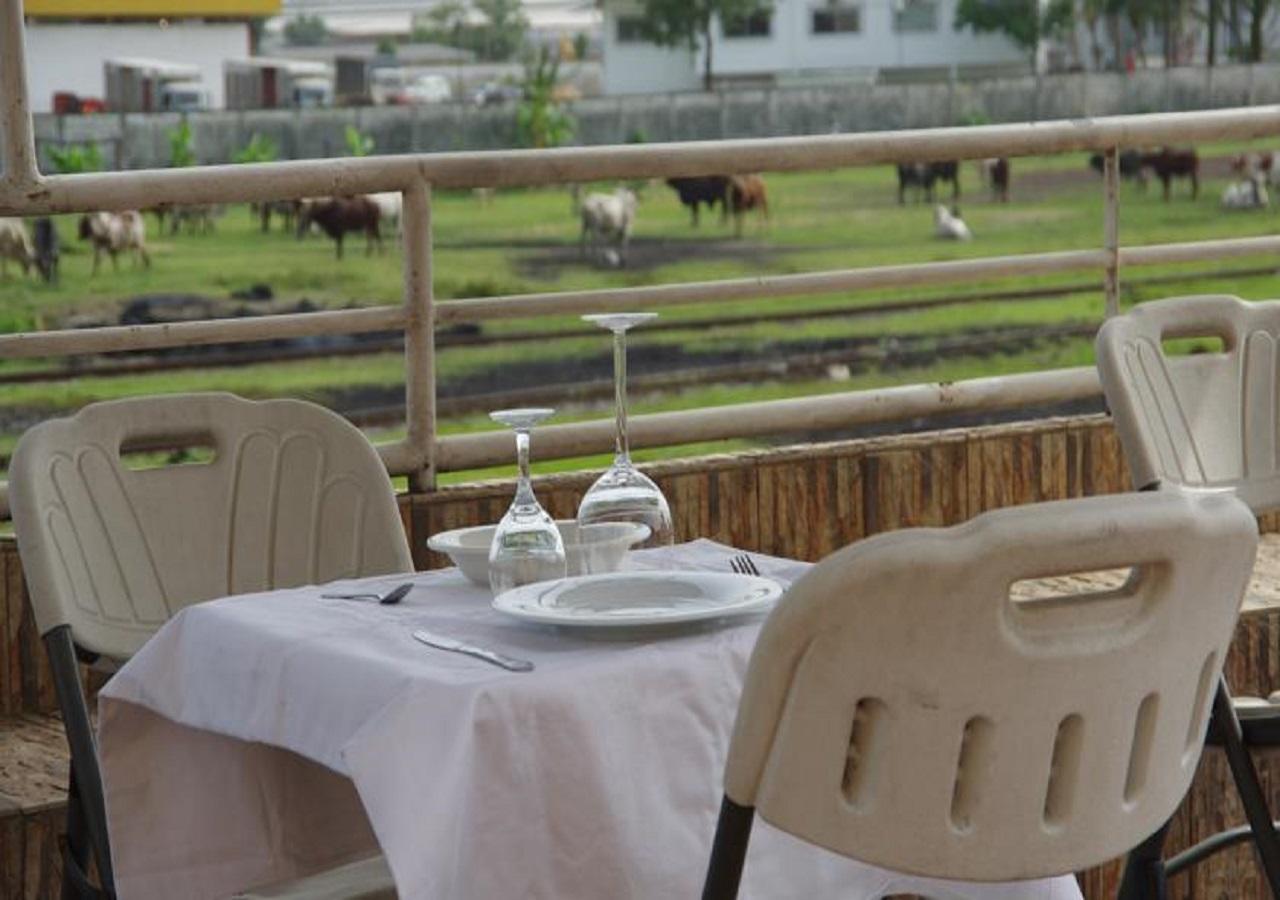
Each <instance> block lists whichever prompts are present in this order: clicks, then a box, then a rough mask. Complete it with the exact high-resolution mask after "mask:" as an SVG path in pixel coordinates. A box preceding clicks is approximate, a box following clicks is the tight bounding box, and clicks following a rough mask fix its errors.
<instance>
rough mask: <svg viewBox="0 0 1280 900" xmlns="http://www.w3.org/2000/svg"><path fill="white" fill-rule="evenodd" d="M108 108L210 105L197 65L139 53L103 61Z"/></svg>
mask: <svg viewBox="0 0 1280 900" xmlns="http://www.w3.org/2000/svg"><path fill="white" fill-rule="evenodd" d="M103 74H104V77H105V80H106V88H107V91H106V98H107V108H108V109H109V110H111V111H112V112H190V111H192V110H199V109H207V108H208V107H209V94H208V92H207V91H206V90H205V89H204V84H203V82H202V81H201V77H200V68H199V67H198V66H193V65H188V64H186V63H175V62H168V61H167V60H162V59H141V58H136V57H129V58H119V59H109V60H107V61H106V62H105V63H103Z"/></svg>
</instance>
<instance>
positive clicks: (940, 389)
mask: <svg viewBox="0 0 1280 900" xmlns="http://www.w3.org/2000/svg"><path fill="white" fill-rule="evenodd" d="M21 5H22V4H21V0H0V110H2V111H3V116H4V118H3V122H2V125H3V133H4V143H3V153H4V155H3V159H2V162H3V177H2V178H0V216H25V215H38V214H51V213H70V212H81V211H89V210H95V209H130V208H142V207H152V206H156V205H160V204H201V203H227V202H249V201H261V200H282V199H292V198H299V197H307V196H316V195H327V194H344V193H372V192H380V191H399V192H401V193H402V194H403V197H404V215H403V242H404V303H403V305H401V306H399V307H390V308H387V307H384V308H374V309H358V310H341V311H332V312H322V313H311V314H306V315H275V316H264V317H261V318H254V319H252V320H230V321H205V322H189V323H181V324H174V325H141V326H129V327H106V328H95V329H85V330H76V331H53V332H39V333H24V334H11V335H0V357H34V356H50V355H72V354H91V353H101V352H104V351H111V350H125V349H155V348H161V347H182V346H192V345H197V344H209V343H224V342H234V341H245V342H249V341H266V340H276V339H280V338H291V337H301V336H312V335H322V334H354V333H361V332H371V331H386V330H403V331H404V333H405V351H404V352H405V380H406V404H405V405H406V422H407V426H408V433H407V435H406V437H405V438H404V439H403V440H401V441H397V442H394V443H389V444H382V445H380V446H379V452H380V453H381V454H382V458H383V461H384V462H385V463H386V465H387V467H388V469H389V470H390V471H391V472H392V473H393V474H397V475H407V476H409V479H410V485H411V487H412V488H413V489H415V490H423V489H429V488H431V487H433V486H434V483H435V478H436V475H437V473H438V472H443V471H458V470H463V469H469V468H475V467H480V466H485V465H491V464H494V463H499V462H502V461H505V460H506V459H507V457H508V456H509V453H508V450H509V447H508V441H509V439H508V438H507V437H506V436H504V435H501V434H474V435H461V436H449V437H443V438H441V437H439V436H438V435H437V433H436V421H435V409H436V398H435V344H434V331H435V324H436V322H437V321H440V322H455V321H463V320H465V321H479V320H487V319H499V318H516V317H525V316H536V315H546V314H553V313H557V314H563V313H578V312H587V311H597V312H598V311H601V310H609V309H614V310H617V309H632V308H644V307H652V306H658V305H674V304H694V303H706V302H715V301H723V300H729V299H738V300H741V299H747V298H761V297H776V296H785V295H794V294H810V293H821V292H833V291H858V290H867V289H871V288H884V287H898V286H907V285H924V284H939V283H955V282H964V281H978V280H984V279H991V278H999V277H1008V276H1015V275H1026V274H1032V273H1034V274H1045V273H1053V272H1067V271H1078V270H1094V271H1101V273H1102V275H1103V285H1104V289H1105V295H1106V312H1107V314H1108V315H1110V314H1112V313H1114V312H1115V310H1116V308H1117V302H1118V295H1119V276H1120V269H1121V267H1122V266H1148V265H1163V264H1166V263H1173V262H1190V261H1196V260H1210V259H1212V260H1217V259H1222V258H1224V257H1228V256H1240V255H1249V254H1271V253H1278V252H1280V236H1277V237H1257V238H1242V239H1231V240H1214V241H1198V242H1191V243H1178V244H1163V245H1156V246H1145V247H1128V248H1122V247H1121V246H1120V244H1119V192H1118V172H1119V167H1118V153H1119V148H1121V147H1136V146H1151V145H1158V144H1165V143H1179V144H1187V143H1197V142H1203V141H1208V140H1245V139H1251V138H1259V137H1267V136H1276V135H1280V107H1277V106H1268V107H1255V108H1246V109H1226V110H1213V111H1203V112H1191V113H1167V114H1156V115H1142V116H1117V117H1111V118H1105V119H1096V120H1087V119H1086V120H1075V121H1060V122H1043V123H1036V124H1018V125H992V126H982V127H972V128H938V129H925V130H919V131H909V132H883V133H872V134H847V135H823V136H815V137H802V138H772V139H763V140H739V141H715V142H698V143H686V144H650V145H629V146H618V147H583V148H566V149H558V150H514V151H501V152H492V151H490V152H477V153H441V154H431V155H404V156H394V157H366V158H359V159H331V160H305V161H293V162H279V163H266V164H250V165H236V166H208V167H200V168H191V169H164V170H145V171H132V172H110V173H95V174H85V175H63V176H45V175H42V174H41V173H40V172H39V171H38V168H37V165H36V158H35V151H34V143H33V139H32V122H31V116H30V111H29V108H28V105H27V92H26V75H25V56H24V49H23V33H22V10H21ZM1069 151H1097V152H1102V153H1104V154H1105V165H1104V173H1103V185H1104V195H1105V204H1104V209H1105V213H1104V223H1103V240H1102V246H1101V247H1100V248H1098V249H1092V250H1071V251H1063V252H1052V253H1031V254H1023V255H1018V256H1003V257H993V258H985V259H968V260H960V261H952V262H935V263H924V264H913V265H892V266H875V267H868V268H859V269H845V270H839V271H829V272H809V273H804V274H799V275H784V276H770V277H759V278H740V279H731V280H722V281H712V282H700V283H695V284H669V285H661V286H653V287H635V288H608V289H603V290H590V291H570V292H560V293H549V294H536V295H519V296H506V297H492V298H484V299H475V300H454V301H446V302H441V303H438V302H436V301H435V299H434V296H433V293H432V233H431V190H432V188H433V187H449V188H463V187H516V186H533V185H546V184H553V183H566V182H577V181H596V180H605V179H639V178H655V177H666V176H673V175H684V176H688V175H710V174H734V173H747V172H758V171H797V170H818V169H832V168H839V167H846V166H856V165H872V164H885V163H896V162H911V161H916V162H925V161H931V160H938V159H981V158H987V157H993V156H1007V157H1008V156H1028V155H1039V154H1050V153H1062V152H1069ZM1098 391H1099V388H1098V382H1097V378H1096V376H1095V375H1094V373H1093V372H1092V370H1089V369H1073V370H1060V371H1050V372H1037V373H1031V374H1025V375H1014V376H1005V377H1000V378H983V379H975V380H971V381H963V382H956V383H952V384H948V385H938V384H934V385H910V386H905V387H894V388H885V389H879V390H870V391H856V392H848V393H844V394H835V395H826V396H821V397H810V398H799V399H793V400H785V401H774V402H769V403H748V404H740V405H736V406H732V407H720V408H712V409H697V410H689V411H685V412H678V413H663V414H658V415H650V416H637V417H635V418H634V419H633V427H632V444H633V446H636V447H644V446H660V445H671V444H679V443H689V442H694V441H707V440H717V439H724V438H735V437H750V436H759V435H764V434H778V433H785V432H788V431H796V430H808V429H821V428H839V427H843V426H848V425H852V424H859V423H870V422H884V421H891V420H895V419H902V418H908V417H914V416H920V415H927V414H930V413H938V412H958V411H967V410H973V411H976V410H993V409H1004V408H1012V407H1017V406H1024V405H1029V404H1041V403H1051V402H1063V401H1068V400H1073V399H1079V398H1082V397H1088V396H1095V395H1097V393H1098ZM535 441H536V443H537V452H538V456H539V457H540V458H543V459H547V458H555V457H566V456H576V455H581V454H587V453H596V452H602V451H606V450H608V449H610V448H611V447H612V424H611V421H610V422H604V421H601V422H583V423H575V424H567V425H559V426H553V427H549V428H542V429H539V430H538V432H537V434H536V437H535ZM7 514H8V504H7V491H5V489H4V485H3V484H0V516H7Z"/></svg>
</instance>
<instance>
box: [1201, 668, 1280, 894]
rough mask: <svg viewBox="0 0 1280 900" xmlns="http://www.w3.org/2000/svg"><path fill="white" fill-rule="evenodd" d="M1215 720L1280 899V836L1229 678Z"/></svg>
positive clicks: (1255, 840)
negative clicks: (1230, 689) (1236, 709)
mask: <svg viewBox="0 0 1280 900" xmlns="http://www.w3.org/2000/svg"><path fill="white" fill-rule="evenodd" d="M1213 719H1214V725H1215V727H1216V728H1217V731H1218V735H1219V737H1220V738H1221V740H1222V749H1223V752H1224V753H1226V756H1227V765H1228V766H1230V768H1231V777H1232V778H1233V779H1234V780H1235V783H1236V790H1237V791H1238V792H1239V793H1240V802H1241V803H1242V804H1243V806H1244V813H1245V818H1246V819H1247V820H1248V821H1249V827H1250V828H1252V829H1253V843H1254V846H1255V847H1256V848H1257V850H1258V856H1259V857H1260V858H1261V859H1262V868H1263V871H1264V872H1265V873H1266V876H1267V883H1268V884H1269V885H1270V886H1271V896H1272V897H1274V898H1276V900H1280V835H1277V833H1276V830H1275V828H1274V827H1273V826H1272V822H1271V812H1270V810H1269V809H1268V808H1267V800H1266V797H1265V795H1264V794H1263V793H1262V784H1261V783H1260V782H1259V781H1258V771H1257V769H1255V768H1254V765H1253V758H1252V757H1251V756H1250V755H1249V750H1248V748H1247V747H1246V746H1245V743H1244V734H1243V732H1241V730H1240V720H1239V719H1237V718H1236V713H1235V709H1234V708H1233V707H1232V705H1231V692H1230V691H1229V690H1228V688H1227V682H1226V680H1225V679H1219V681H1218V692H1217V694H1216V695H1215V696H1214V698H1213Z"/></svg>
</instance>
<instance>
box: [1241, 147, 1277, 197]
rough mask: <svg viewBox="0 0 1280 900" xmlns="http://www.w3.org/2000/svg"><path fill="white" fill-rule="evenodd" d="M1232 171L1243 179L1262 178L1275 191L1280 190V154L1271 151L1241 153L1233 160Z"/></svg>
mask: <svg viewBox="0 0 1280 900" xmlns="http://www.w3.org/2000/svg"><path fill="white" fill-rule="evenodd" d="M1231 171H1232V172H1234V173H1235V174H1237V175H1239V176H1240V177H1241V178H1253V177H1254V176H1258V177H1261V178H1262V181H1263V183H1264V184H1269V185H1270V186H1271V189H1272V190H1273V191H1276V190H1280V153H1273V152H1272V151H1270V150H1263V151H1260V152H1258V153H1241V154H1240V155H1239V156H1233V157H1232V158H1231Z"/></svg>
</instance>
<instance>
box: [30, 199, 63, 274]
mask: <svg viewBox="0 0 1280 900" xmlns="http://www.w3.org/2000/svg"><path fill="white" fill-rule="evenodd" d="M32 232H33V237H34V238H35V250H36V271H38V272H39V273H40V277H41V278H43V279H44V280H45V283H46V284H53V283H54V282H56V281H57V280H58V265H59V260H60V259H61V256H62V246H61V243H60V241H59V239H58V229H57V227H55V226H54V224H53V219H50V218H49V217H48V216H41V217H40V218H38V219H36V221H35V227H34V228H33V229H32Z"/></svg>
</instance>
